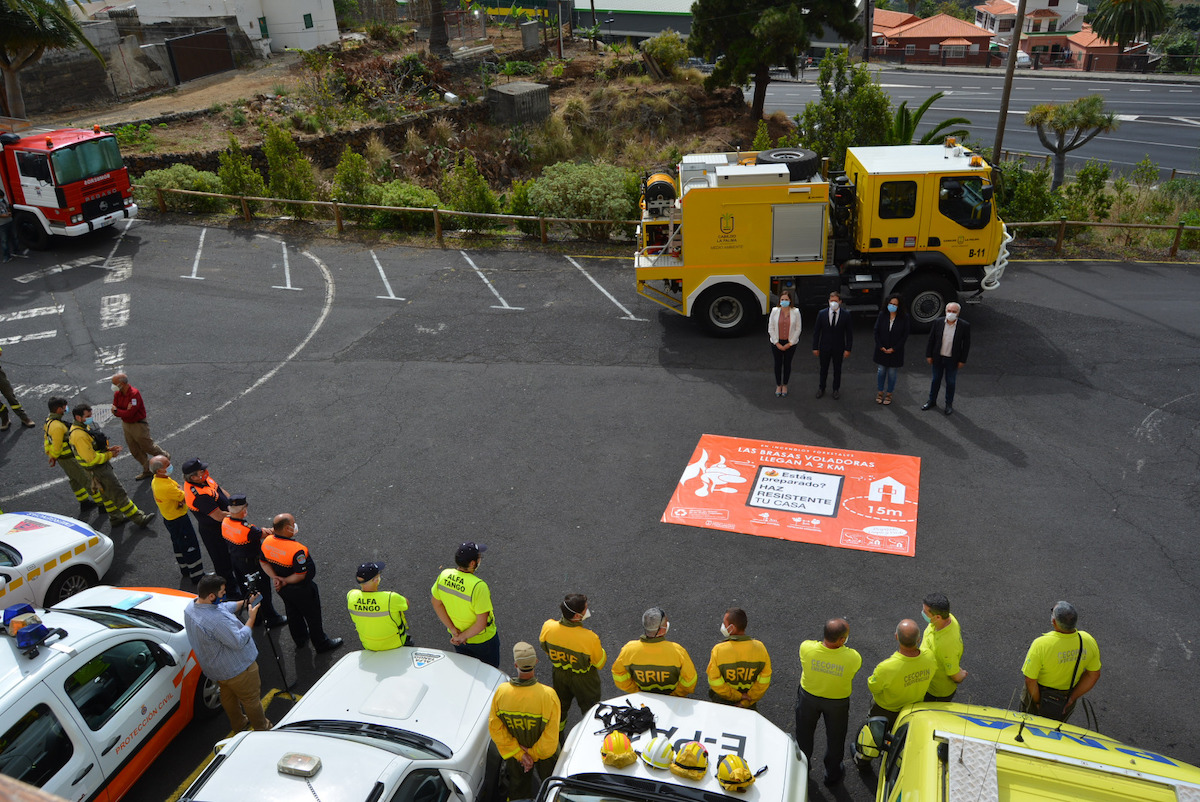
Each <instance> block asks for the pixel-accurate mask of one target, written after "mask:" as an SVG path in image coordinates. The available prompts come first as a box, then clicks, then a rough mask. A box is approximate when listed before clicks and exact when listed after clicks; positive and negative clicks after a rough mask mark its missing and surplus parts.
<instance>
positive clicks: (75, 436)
mask: <svg viewBox="0 0 1200 802" xmlns="http://www.w3.org/2000/svg"><path fill="white" fill-rule="evenodd" d="M68 442H69V443H70V444H71V451H72V452H73V453H74V454H75V461H76V462H78V463H79V464H80V465H82V466H83V467H85V468H95V467H97V466H99V465H103V464H104V463H106V462H108V460H109V458H111V457H112V454H109V453H108V452H107V451H97V450H96V447H95V442H94V441H93V440H92V435H91V433H89V432H88V430H87V427H86V426H84V425H83V424H82V423H76V424H75V425H74V426H72V427H71V432H70V434H69V435H68Z"/></svg>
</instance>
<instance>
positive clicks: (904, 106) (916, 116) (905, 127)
mask: <svg viewBox="0 0 1200 802" xmlns="http://www.w3.org/2000/svg"><path fill="white" fill-rule="evenodd" d="M943 97H945V93H944V92H938V93H936V94H934V95H931V96H930V97H929V98H928V99H927V100H926V101H925V102H924V103H922V104H921V105H920V106H918V107H917V110H916V111H909V110H908V101H907V100H906V101H904V102H903V103H901V104H900V107H899V108H898V109H896V113H895V115H894V116H893V118H892V127H891V128H890V129H889V131H888V144H889V145H913V144H916V145H932V144H935V143H937V142H939V141H940V140H941V139H943V138H944V137H947V136H956V137H959V138H960V139H961V138H963V137H965V136H966V135H967V133H968V132H967V130H966V129H965V128H960V129H956V130H954V131H950V130H947V129H949V128H950V127H951V126H953V125H970V124H971V121H970V120H968V119H967V118H965V117H950V118H948V119H945V120H942V121H941V122H940V123H938V124H937V125H935V126H934V127H933V128H931V129H930V130H928V131H926V132H925V134H924V135H923V136H922V137H921V138H920V139H917V126H919V125H920V124H921V118H922V117H924V116H925V112H927V111H929V107H930V106H932V105H933V104H934V103H935V102H937V101H938V100H941V99H942V98H943Z"/></svg>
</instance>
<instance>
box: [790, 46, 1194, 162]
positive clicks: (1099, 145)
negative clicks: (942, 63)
mask: <svg viewBox="0 0 1200 802" xmlns="http://www.w3.org/2000/svg"><path fill="white" fill-rule="evenodd" d="M816 72H817V71H816V70H808V71H806V73H805V77H806V79H807V81H808V82H807V83H794V82H788V81H778V82H772V83H771V85H770V86H769V87H768V88H767V101H766V110H767V112H768V113H770V112H772V111H776V110H779V111H783V112H785V113H787V114H788V115H789V116H791V115H795V114H798V113H800V112H801V111H803V109H804V106H805V104H806V103H808V102H810V101H813V100H816V99H817V98H818V97H819V96H820V93H819V89H818V87H817V85H816V83H815V81H816ZM878 79H879V82H880V84H881V85H882V86H883V88H884V90H885V91H886V92H887V93H888V95H889V96H890V97H891V98H892V103H893V105H894V106H899V105H900V103H902V102H904V101H907V102H908V108H909V109H914V110H915V109H916V108H917V107H918V106H920V105H921V104H922V103H923V102H925V100H926V99H927V98H928V97H929V96H930V95H932V94H934V93H935V92H944V93H945V95H946V96H945V97H944V98H942V99H941V100H939V101H937V102H936V103H935V104H934V105H933V106H932V107H931V108H930V110H929V111H928V112H926V114H925V118H924V122H923V124H922V126H921V127H920V131H922V132H924V131H928V130H929V129H930V128H932V127H933V126H934V125H936V124H937V122H939V121H940V120H943V119H946V118H948V117H965V118H966V119H968V120H970V121H971V123H972V124H971V125H970V126H969V127H968V128H969V130H970V139H971V140H972V141H974V142H979V143H981V144H983V145H986V146H989V147H990V146H991V145H992V144H993V142H994V140H995V137H996V125H997V124H998V122H999V109H1000V100H1001V96H1002V90H1003V87H1004V74H1003V73H1002V72H1001V71H1000V70H992V71H990V72H988V73H985V74H981V73H978V72H975V73H970V74H962V75H958V74H953V73H947V72H940V71H939V72H936V73H932V72H915V71H908V70H888V69H883V70H881V71H880V72H879V74H878ZM1092 94H1099V95H1101V96H1102V97H1103V98H1104V106H1105V108H1106V109H1107V110H1108V111H1111V112H1115V113H1116V114H1117V116H1118V119H1119V121H1120V125H1119V127H1118V128H1117V130H1116V131H1113V132H1112V133H1109V134H1100V135H1099V136H1097V137H1096V138H1095V139H1093V140H1092V141H1091V142H1089V143H1088V144H1086V145H1084V146H1083V147H1082V148H1080V149H1078V150H1075V151H1072V152H1071V154H1070V155H1069V156H1068V167H1069V168H1075V167H1078V166H1079V165H1082V164H1083V163H1084V162H1086V161H1087V160H1088V159H1097V160H1099V161H1106V162H1109V163H1110V164H1111V165H1112V166H1113V169H1114V171H1115V172H1119V173H1126V172H1128V171H1129V169H1130V168H1131V167H1132V166H1133V165H1135V164H1137V163H1138V162H1139V161H1141V160H1142V159H1143V158H1144V157H1145V156H1147V155H1149V157H1150V159H1151V161H1153V162H1156V163H1157V164H1158V165H1159V168H1160V171H1161V173H1162V174H1163V175H1164V177H1166V176H1169V175H1170V173H1171V169H1172V168H1176V169H1179V170H1186V171H1191V172H1200V149H1198V146H1200V84H1176V83H1169V82H1167V81H1163V82H1154V81H1146V82H1141V81H1139V82H1126V81H1115V80H1104V79H1099V78H1072V77H1061V76H1060V75H1059V74H1055V75H1054V76H1050V75H1049V74H1047V73H1040V74H1039V75H1038V76H1036V77H1034V76H1031V75H1030V74H1029V72H1028V71H1027V70H1018V71H1017V73H1016V76H1015V77H1014V79H1013V90H1012V95H1011V97H1010V100H1009V108H1008V120H1007V124H1006V125H1005V128H1004V149H1005V150H1011V151H1023V152H1026V153H1035V154H1044V153H1046V152H1047V151H1046V149H1045V148H1044V147H1043V146H1042V144H1041V142H1040V141H1039V140H1038V137H1037V132H1036V131H1035V130H1034V129H1031V128H1028V127H1026V125H1025V123H1024V118H1025V112H1027V111H1028V110H1029V109H1030V108H1031V107H1032V106H1034V105H1036V104H1038V103H1061V102H1066V101H1069V100H1074V99H1075V98H1079V97H1084V96H1087V95H1092Z"/></svg>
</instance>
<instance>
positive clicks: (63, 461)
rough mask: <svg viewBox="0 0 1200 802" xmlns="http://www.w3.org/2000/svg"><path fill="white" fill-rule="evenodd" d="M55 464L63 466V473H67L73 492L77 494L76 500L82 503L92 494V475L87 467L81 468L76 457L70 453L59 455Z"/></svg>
mask: <svg viewBox="0 0 1200 802" xmlns="http://www.w3.org/2000/svg"><path fill="white" fill-rule="evenodd" d="M54 464H55V465H57V466H58V467H60V468H62V469H63V473H65V474H66V475H67V483H68V484H69V485H71V492H72V493H74V494H75V500H76V501H78V502H79V503H80V504H82V503H84V502H85V501H87V500H88V499H89V498H90V497H91V495H92V477H91V476H89V475H88V472H87V469H86V468H81V467H80V466H79V463H78V462H76V461H75V457H73V456H71V455H70V454H68V455H67V456H65V457H58V458H57V459H55V461H54ZM97 495H98V494H97Z"/></svg>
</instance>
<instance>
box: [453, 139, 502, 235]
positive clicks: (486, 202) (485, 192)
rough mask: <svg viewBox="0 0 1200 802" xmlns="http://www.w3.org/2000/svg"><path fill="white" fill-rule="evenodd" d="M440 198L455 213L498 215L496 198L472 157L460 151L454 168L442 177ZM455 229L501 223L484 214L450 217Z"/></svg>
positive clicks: (485, 226) (486, 227)
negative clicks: (481, 215)
mask: <svg viewBox="0 0 1200 802" xmlns="http://www.w3.org/2000/svg"><path fill="white" fill-rule="evenodd" d="M442 199H443V200H445V202H446V207H447V208H449V209H454V210H456V211H459V212H478V213H480V214H499V213H500V201H499V200H497V198H496V193H494V192H492V188H491V187H489V186H488V182H487V179H486V178H484V177H483V176H482V175H480V173H479V164H478V163H477V162H476V161H475V157H474V156H472V155H471V154H469V153H464V154H462V155H461V156H459V157H458V161H456V162H455V164H454V167H452V168H451V169H450V171H449V172H448V173H446V177H445V178H443V179H442ZM448 219H449V220H453V221H454V227H455V228H462V229H466V230H468V231H487V230H489V229H495V228H499V227H500V226H501V223H500V222H499V221H497V220H493V219H491V218H487V217H458V216H454V217H450V218H448Z"/></svg>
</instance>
